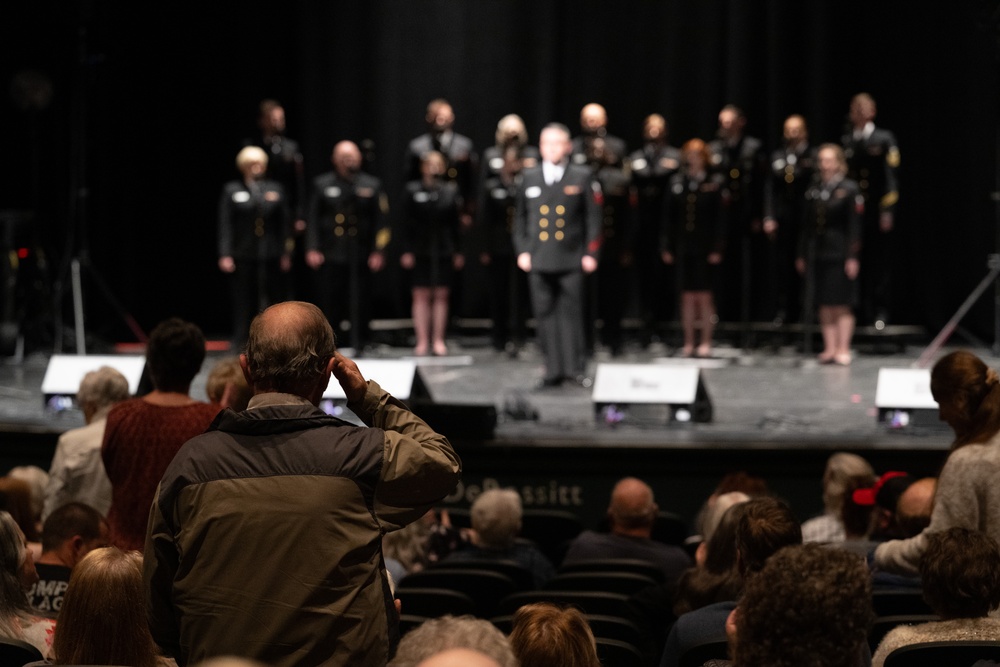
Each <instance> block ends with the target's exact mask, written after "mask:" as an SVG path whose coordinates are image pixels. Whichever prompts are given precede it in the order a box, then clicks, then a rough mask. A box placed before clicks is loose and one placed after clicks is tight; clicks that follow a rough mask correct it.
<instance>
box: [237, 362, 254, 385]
mask: <svg viewBox="0 0 1000 667" xmlns="http://www.w3.org/2000/svg"><path fill="white" fill-rule="evenodd" d="M240 370H242V371H243V379H244V380H246V381H247V384H248V385H249V386H250V387H251V388H252V387H253V378H252V377H250V364H249V363H247V355H245V354H241V355H240Z"/></svg>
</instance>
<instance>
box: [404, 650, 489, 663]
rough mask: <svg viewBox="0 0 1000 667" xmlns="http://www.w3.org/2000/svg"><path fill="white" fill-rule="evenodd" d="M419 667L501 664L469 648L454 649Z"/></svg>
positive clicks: (433, 657)
mask: <svg viewBox="0 0 1000 667" xmlns="http://www.w3.org/2000/svg"><path fill="white" fill-rule="evenodd" d="M417 667H501V666H500V663H499V662H497V661H496V660H494V659H493V658H491V657H490V656H488V655H486V654H485V653H480V652H479V651H473V650H472V649H468V648H453V649H449V650H447V651H442V652H441V653H438V654H436V655H432V656H431V657H429V658H427V659H426V660H424V661H422V662H420V663H418V664H417Z"/></svg>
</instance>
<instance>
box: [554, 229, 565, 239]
mask: <svg viewBox="0 0 1000 667" xmlns="http://www.w3.org/2000/svg"><path fill="white" fill-rule="evenodd" d="M565 236H566V235H565V234H563V233H562V232H561V231H559V232H556V241H562V240H563V237H565Z"/></svg>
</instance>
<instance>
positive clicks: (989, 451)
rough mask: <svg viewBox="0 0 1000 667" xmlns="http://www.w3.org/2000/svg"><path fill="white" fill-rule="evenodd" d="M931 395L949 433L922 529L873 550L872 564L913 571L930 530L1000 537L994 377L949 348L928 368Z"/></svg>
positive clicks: (999, 387) (999, 398) (999, 395)
mask: <svg viewBox="0 0 1000 667" xmlns="http://www.w3.org/2000/svg"><path fill="white" fill-rule="evenodd" d="M931 395H932V396H933V397H934V400H935V401H937V403H938V406H939V412H940V418H941V420H942V421H945V422H947V423H948V425H949V426H951V427H952V429H953V430H954V432H955V442H954V443H953V444H952V452H951V454H949V456H948V459H947V460H946V461H945V464H944V467H943V468H942V470H941V474H940V476H939V477H938V483H937V491H936V492H935V495H934V511H933V514H932V515H931V522H930V525H929V526H927V528H926V529H925V530H924V531H923V532H922V533H920V534H919V535H917V536H916V537H911V538H909V539H906V540H892V541H890V542H885V543H884V544H881V545H879V547H878V548H877V549H876V550H875V564H876V566H877V567H879V568H881V569H883V570H888V571H890V572H896V573H900V574H911V575H912V574H916V572H917V569H918V566H919V563H920V557H921V556H922V555H923V553H924V549H925V548H926V546H927V537H928V536H929V535H930V534H931V533H935V532H941V531H943V530H947V529H948V528H952V527H960V528H971V529H975V530H982V531H983V532H985V533H987V534H988V535H989V536H990V537H992V538H993V539H995V540H998V541H1000V484H997V479H998V478H1000V438H998V436H997V433H998V432H1000V377H998V375H997V372H996V371H995V370H993V369H992V368H989V367H988V366H987V365H986V364H984V363H983V361H982V360H981V359H979V358H978V357H977V356H975V355H974V354H971V353H969V352H963V351H959V352H952V353H951V354H948V355H945V356H944V357H942V358H941V359H940V360H939V361H938V362H937V363H936V364H935V365H934V368H933V369H932V370H931Z"/></svg>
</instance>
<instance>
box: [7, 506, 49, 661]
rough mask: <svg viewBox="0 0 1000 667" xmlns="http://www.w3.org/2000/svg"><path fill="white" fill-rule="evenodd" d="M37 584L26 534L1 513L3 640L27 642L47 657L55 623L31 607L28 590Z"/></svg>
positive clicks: (36, 574) (9, 517) (11, 519)
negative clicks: (38, 614) (39, 614)
mask: <svg viewBox="0 0 1000 667" xmlns="http://www.w3.org/2000/svg"><path fill="white" fill-rule="evenodd" d="M37 580H38V573H37V572H35V563H34V561H32V559H31V554H30V552H29V551H28V541H27V540H26V539H25V538H24V533H23V532H22V531H21V529H20V528H19V527H18V525H17V522H15V521H14V518H13V517H12V516H11V515H10V513H9V512H0V636H2V637H7V638H10V639H19V640H21V641H24V642H28V643H29V644H31V645H32V646H34V647H35V648H37V649H38V650H39V651H40V652H41V654H42V655H43V656H44V655H46V654H47V653H48V650H49V647H50V646H51V645H52V629H53V628H54V626H55V623H56V622H55V621H54V620H52V619H51V618H42V617H41V616H37V615H36V614H35V613H34V612H32V610H31V605H29V604H28V589H29V588H30V587H31V585H32V584H33V583H35V582H36V581H37Z"/></svg>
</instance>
